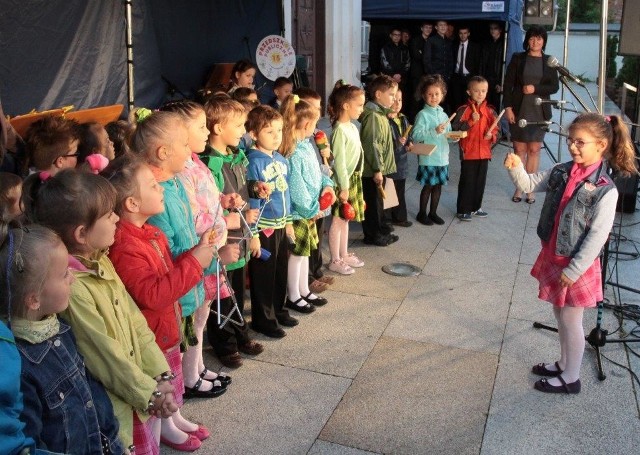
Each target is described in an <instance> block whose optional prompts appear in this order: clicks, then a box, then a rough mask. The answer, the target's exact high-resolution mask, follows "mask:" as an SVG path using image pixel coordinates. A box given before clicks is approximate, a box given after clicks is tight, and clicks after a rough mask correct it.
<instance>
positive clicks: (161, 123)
mask: <svg viewBox="0 0 640 455" xmlns="http://www.w3.org/2000/svg"><path fill="white" fill-rule="evenodd" d="M136 112H138V110H134V111H133V112H132V113H133V115H134V118H135V114H136ZM178 127H182V128H186V127H185V125H184V121H183V118H182V116H181V115H180V114H178V113H175V112H164V111H160V112H153V113H152V114H150V115H149V116H148V117H146V118H144V120H142V121H140V120H136V121H135V122H134V123H133V129H132V131H131V135H130V140H129V142H130V144H129V145H130V147H131V150H132V151H133V152H134V153H137V154H140V155H141V156H144V157H145V159H146V160H147V161H148V162H149V163H150V164H154V165H158V164H160V163H159V162H158V158H157V156H156V155H155V151H156V150H157V149H158V147H161V146H163V145H167V144H169V143H170V142H171V139H172V137H173V134H174V131H175V129H176V128H178Z"/></svg>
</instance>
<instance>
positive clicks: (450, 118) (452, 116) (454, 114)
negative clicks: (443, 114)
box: [442, 112, 456, 126]
mask: <svg viewBox="0 0 640 455" xmlns="http://www.w3.org/2000/svg"><path fill="white" fill-rule="evenodd" d="M455 116H456V113H455V112H454V113H453V114H451V117H449V118H448V119H447V121H446V122H444V123H443V124H442V126H447V125H448V124H449V123H451V120H453V118H454V117H455Z"/></svg>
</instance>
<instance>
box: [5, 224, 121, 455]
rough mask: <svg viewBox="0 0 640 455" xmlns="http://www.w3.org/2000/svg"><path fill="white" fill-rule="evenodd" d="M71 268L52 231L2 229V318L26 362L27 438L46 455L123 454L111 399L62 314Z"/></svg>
mask: <svg viewBox="0 0 640 455" xmlns="http://www.w3.org/2000/svg"><path fill="white" fill-rule="evenodd" d="M68 264H69V260H68V253H67V249H66V248H65V246H64V244H63V243H62V241H61V240H60V237H58V236H57V235H56V234H55V233H54V232H53V231H51V230H49V229H47V228H44V227H42V226H38V225H29V226H25V227H23V228H16V227H14V228H12V229H7V226H6V225H0V278H1V279H2V283H3V285H6V287H5V288H4V290H3V292H2V295H1V296H0V303H1V306H0V308H1V310H0V313H1V314H2V318H3V319H4V318H6V319H7V321H8V325H9V326H10V328H11V331H12V332H13V335H14V337H15V344H16V345H17V348H18V351H19V352H20V357H21V360H22V374H21V375H20V390H21V393H22V396H23V397H24V409H23V410H22V414H21V416H20V418H21V420H22V421H23V422H24V423H25V424H26V426H25V428H24V433H25V435H26V436H27V437H31V438H33V440H35V443H36V447H37V449H42V450H44V451H51V452H60V453H78V454H80V453H81V454H95V455H101V454H103V453H105V454H106V453H110V454H122V453H124V447H123V445H122V443H121V442H120V440H119V439H118V422H117V420H116V418H115V416H114V414H113V407H112V406H111V402H110V401H109V397H108V396H107V394H106V392H105V390H104V388H103V387H102V384H100V383H99V382H98V381H96V380H95V379H94V378H93V377H92V376H91V375H90V374H88V373H87V371H86V369H85V366H84V361H83V359H82V356H80V354H79V353H78V351H77V349H76V342H75V337H74V336H73V333H72V332H71V330H70V328H69V326H68V325H67V324H65V323H64V321H62V320H60V319H58V316H57V313H59V312H61V311H63V310H64V309H65V308H67V306H68V305H69V296H70V294H71V283H72V282H73V275H72V274H71V272H70V271H69V269H68ZM3 362H4V359H3ZM0 446H1V444H0ZM3 453H4V452H3ZM36 453H37V452H36ZM42 453H49V452H42Z"/></svg>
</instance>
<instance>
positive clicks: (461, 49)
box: [458, 43, 464, 76]
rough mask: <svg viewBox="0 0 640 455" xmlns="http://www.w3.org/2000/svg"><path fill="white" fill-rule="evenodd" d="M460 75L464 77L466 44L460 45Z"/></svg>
mask: <svg viewBox="0 0 640 455" xmlns="http://www.w3.org/2000/svg"><path fill="white" fill-rule="evenodd" d="M458 74H459V75H460V76H464V44H463V43H460V65H459V66H458Z"/></svg>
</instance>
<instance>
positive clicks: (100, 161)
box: [85, 153, 109, 174]
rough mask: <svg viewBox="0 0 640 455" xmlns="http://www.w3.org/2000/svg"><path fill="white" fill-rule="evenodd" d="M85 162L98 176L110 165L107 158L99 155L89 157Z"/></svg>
mask: <svg viewBox="0 0 640 455" xmlns="http://www.w3.org/2000/svg"><path fill="white" fill-rule="evenodd" d="M85 161H86V162H87V164H88V165H89V168H90V169H91V172H93V173H94V174H98V173H99V172H100V171H102V170H103V169H104V168H105V167H107V165H108V164H109V160H108V159H107V157H106V156H104V155H101V154H99V153H94V154H93V155H89V156H88V157H86V158H85Z"/></svg>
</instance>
